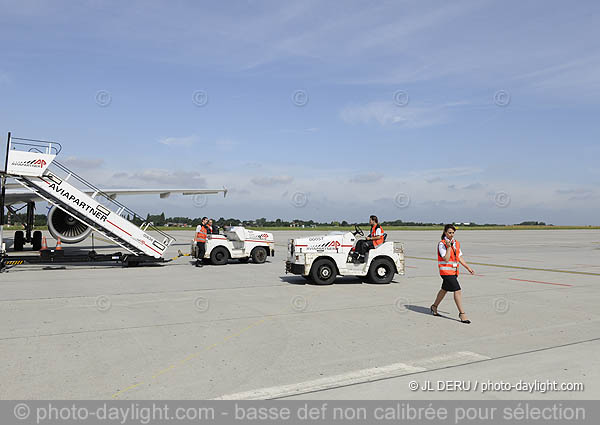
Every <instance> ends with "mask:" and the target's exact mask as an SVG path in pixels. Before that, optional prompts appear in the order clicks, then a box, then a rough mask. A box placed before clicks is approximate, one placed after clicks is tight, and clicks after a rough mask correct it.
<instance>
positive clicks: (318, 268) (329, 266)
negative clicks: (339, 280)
mask: <svg viewBox="0 0 600 425" xmlns="http://www.w3.org/2000/svg"><path fill="white" fill-rule="evenodd" d="M336 276H337V270H336V268H335V263H334V262H333V261H331V260H330V259H328V258H322V259H320V260H317V261H315V262H314V263H313V265H312V267H311V269H310V279H311V280H312V281H313V282H314V283H316V284H317V285H331V284H332V283H333V282H335V278H336Z"/></svg>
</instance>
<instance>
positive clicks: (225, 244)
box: [190, 226, 275, 265]
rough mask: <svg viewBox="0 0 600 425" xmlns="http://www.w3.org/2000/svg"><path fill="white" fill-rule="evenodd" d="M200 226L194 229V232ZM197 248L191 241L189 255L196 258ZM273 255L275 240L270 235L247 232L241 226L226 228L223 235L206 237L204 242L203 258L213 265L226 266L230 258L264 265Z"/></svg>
mask: <svg viewBox="0 0 600 425" xmlns="http://www.w3.org/2000/svg"><path fill="white" fill-rule="evenodd" d="M199 230H200V226H198V227H197V228H196V232H198V231H199ZM197 250H198V247H197V245H196V242H195V241H192V245H191V252H190V253H191V255H192V256H193V257H197V255H198V251H197ZM274 255H275V240H274V239H273V234H272V233H267V232H258V231H256V230H249V229H246V228H245V227H242V226H233V227H229V228H226V230H225V231H224V232H223V234H218V235H217V234H212V235H208V240H207V241H206V254H205V255H204V258H206V259H210V260H211V262H212V263H213V264H217V265H221V264H226V263H227V260H228V259H230V258H235V259H239V260H240V261H242V262H246V261H248V260H249V259H250V258H252V261H253V262H254V263H264V262H265V261H266V259H267V257H269V256H270V257H272V256H274Z"/></svg>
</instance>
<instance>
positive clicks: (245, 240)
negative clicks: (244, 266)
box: [244, 239, 306, 246]
mask: <svg viewBox="0 0 600 425" xmlns="http://www.w3.org/2000/svg"><path fill="white" fill-rule="evenodd" d="M244 242H266V243H273V242H272V241H265V240H262V241H260V240H259V241H256V240H254V239H244ZM296 246H306V245H296Z"/></svg>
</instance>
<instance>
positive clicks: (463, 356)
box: [215, 351, 490, 400]
mask: <svg viewBox="0 0 600 425" xmlns="http://www.w3.org/2000/svg"><path fill="white" fill-rule="evenodd" d="M488 359H490V357H487V356H483V355H481V354H477V353H473V352H470V351H459V352H455V353H448V354H445V355H440V356H435V357H430V358H425V359H419V360H416V361H414V362H412V363H413V364H406V363H394V364H391V365H387V366H382V367H373V368H369V369H361V370H355V371H352V372H348V373H342V374H339V375H332V376H328V377H325V378H319V379H314V380H311V381H305V382H299V383H296V384H288V385H280V386H275V387H267V388H260V389H256V390H250V391H245V392H240V393H234V394H228V395H223V396H221V397H217V398H216V399H215V400H269V399H276V398H282V397H290V396H294V395H298V394H304V393H312V392H317V391H325V390H329V389H333V388H339V387H344V386H349V385H356V384H364V383H368V382H373V381H378V380H381V379H389V378H397V377H400V376H404V375H410V374H413V373H419V372H425V371H427V370H428V368H429V367H431V366H434V367H436V368H439V367H440V366H442V367H451V366H456V365H460V364H464V363H467V362H473V361H481V360H488Z"/></svg>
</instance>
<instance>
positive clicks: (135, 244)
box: [6, 137, 175, 258]
mask: <svg viewBox="0 0 600 425" xmlns="http://www.w3.org/2000/svg"><path fill="white" fill-rule="evenodd" d="M8 149H9V150H8V153H7V168H6V174H7V177H11V178H13V179H14V180H16V181H17V182H19V183H20V184H21V185H23V186H24V187H26V188H27V189H29V190H31V191H32V192H34V193H35V194H36V195H38V196H39V197H41V198H43V199H45V200H46V201H48V202H49V203H50V204H52V205H55V206H56V207H57V208H59V209H61V210H63V211H64V212H66V213H68V214H70V215H71V216H73V217H74V218H76V219H77V220H79V221H81V222H82V223H84V224H86V225H88V226H89V227H91V228H92V229H93V230H94V231H96V232H98V233H100V234H101V235H103V236H104V237H106V238H107V239H109V240H111V241H112V242H114V243H115V244H117V245H119V246H121V247H123V248H124V249H126V250H127V251H129V252H130V253H132V254H133V255H135V256H140V257H142V256H150V257H154V258H162V257H163V255H164V253H165V250H166V249H167V247H168V246H169V245H171V244H172V243H173V242H175V239H174V238H173V237H171V236H169V235H168V234H166V233H164V232H162V231H160V230H158V229H156V228H154V227H153V226H151V225H150V223H146V222H144V220H143V219H142V218H141V217H140V216H139V215H138V214H136V213H135V212H133V211H131V210H130V209H129V208H127V207H126V206H124V205H123V204H121V203H120V202H118V201H116V199H114V198H113V197H111V196H110V195H108V194H106V193H104V192H102V191H101V190H100V189H98V188H97V187H95V186H94V185H92V184H91V183H89V182H88V181H86V180H85V179H83V178H82V177H81V176H78V175H77V174H75V173H74V172H72V171H71V170H69V169H68V168H67V167H65V166H64V165H62V164H60V163H59V162H57V161H56V160H55V157H56V155H58V153H59V152H60V150H61V147H60V144H58V143H56V142H47V141H41V140H32V139H20V138H14V137H13V138H11V139H10V140H9V142H8ZM133 221H138V222H141V223H142V224H141V225H140V226H138V225H136V224H135V223H134V222H133ZM149 231H152V232H153V234H152V235H151V234H149V233H148V232H149ZM155 235H158V237H155Z"/></svg>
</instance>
